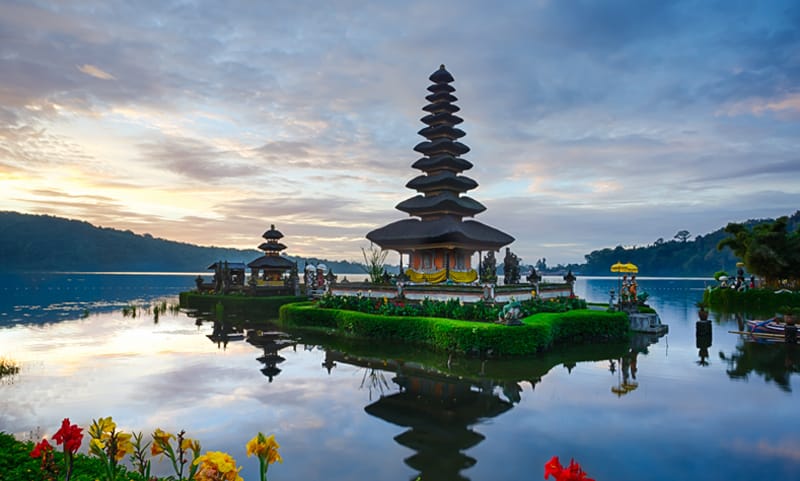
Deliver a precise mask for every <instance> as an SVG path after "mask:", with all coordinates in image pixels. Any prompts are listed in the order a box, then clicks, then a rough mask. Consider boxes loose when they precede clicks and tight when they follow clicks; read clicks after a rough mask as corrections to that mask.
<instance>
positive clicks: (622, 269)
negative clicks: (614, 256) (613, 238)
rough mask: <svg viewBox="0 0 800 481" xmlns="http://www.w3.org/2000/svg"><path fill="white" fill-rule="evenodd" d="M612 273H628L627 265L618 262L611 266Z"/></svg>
mask: <svg viewBox="0 0 800 481" xmlns="http://www.w3.org/2000/svg"><path fill="white" fill-rule="evenodd" d="M611 272H627V271H626V270H625V264H623V263H622V262H617V263H616V264H614V265H613V266H611Z"/></svg>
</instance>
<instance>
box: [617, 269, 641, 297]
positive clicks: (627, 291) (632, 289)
mask: <svg viewBox="0 0 800 481" xmlns="http://www.w3.org/2000/svg"><path fill="white" fill-rule="evenodd" d="M638 288H639V284H637V283H636V275H635V274H634V275H632V276H631V278H630V280H628V275H627V274H626V275H624V276H622V288H621V289H620V293H619V297H620V300H621V301H622V302H623V303H627V302H636V301H637V299H638V298H637V292H636V290H637V289H638Z"/></svg>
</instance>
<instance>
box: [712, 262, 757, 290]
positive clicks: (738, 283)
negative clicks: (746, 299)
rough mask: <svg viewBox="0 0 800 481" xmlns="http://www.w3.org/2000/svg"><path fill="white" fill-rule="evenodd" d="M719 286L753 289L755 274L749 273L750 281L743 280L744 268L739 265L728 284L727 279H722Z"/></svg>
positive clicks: (754, 286)
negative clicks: (732, 279)
mask: <svg viewBox="0 0 800 481" xmlns="http://www.w3.org/2000/svg"><path fill="white" fill-rule="evenodd" d="M720 287H730V288H731V289H736V290H737V291H744V290H747V289H755V288H756V276H753V275H751V276H750V281H745V278H744V269H742V268H741V267H739V268H738V269H737V270H736V279H735V280H734V281H733V282H731V283H730V284H728V281H727V279H723V280H722V281H721V282H720Z"/></svg>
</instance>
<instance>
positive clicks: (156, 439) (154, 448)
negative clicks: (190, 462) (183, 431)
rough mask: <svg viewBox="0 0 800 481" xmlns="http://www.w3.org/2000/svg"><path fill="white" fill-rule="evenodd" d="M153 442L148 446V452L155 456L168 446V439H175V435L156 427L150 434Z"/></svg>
mask: <svg viewBox="0 0 800 481" xmlns="http://www.w3.org/2000/svg"><path fill="white" fill-rule="evenodd" d="M152 436H153V444H152V445H151V446H150V454H151V455H153V456H157V455H159V454H162V453H164V451H165V450H166V449H167V447H168V446H169V440H170V439H175V435H174V434H171V433H168V432H166V431H162V430H161V428H156V432H154V433H153V434H152Z"/></svg>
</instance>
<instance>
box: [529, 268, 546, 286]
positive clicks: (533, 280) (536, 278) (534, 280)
mask: <svg viewBox="0 0 800 481" xmlns="http://www.w3.org/2000/svg"><path fill="white" fill-rule="evenodd" d="M525 279H527V281H528V283H529V284H534V285H536V284H538V283H539V282H541V281H542V276H541V275H539V273H538V272H536V268H535V267H533V266H531V272H530V274H528V276H527V277H526V278H525Z"/></svg>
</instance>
